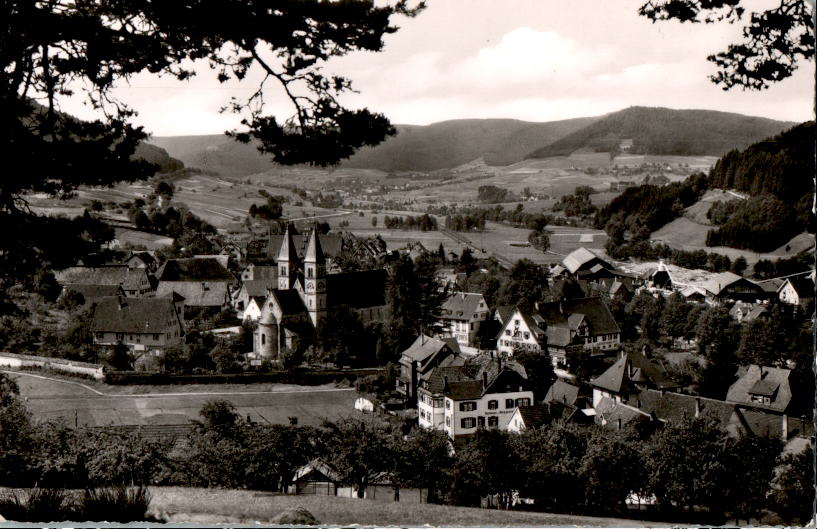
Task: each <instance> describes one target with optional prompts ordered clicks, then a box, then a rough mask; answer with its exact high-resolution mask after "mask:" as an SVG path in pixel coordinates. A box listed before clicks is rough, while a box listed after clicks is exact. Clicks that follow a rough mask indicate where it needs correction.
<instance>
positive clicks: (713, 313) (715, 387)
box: [695, 306, 738, 399]
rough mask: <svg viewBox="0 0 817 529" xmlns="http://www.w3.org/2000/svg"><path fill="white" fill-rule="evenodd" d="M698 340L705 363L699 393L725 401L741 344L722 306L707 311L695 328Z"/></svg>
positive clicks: (727, 313)
mask: <svg viewBox="0 0 817 529" xmlns="http://www.w3.org/2000/svg"><path fill="white" fill-rule="evenodd" d="M695 340H696V341H697V343H698V352H699V354H701V355H702V356H703V357H704V358H705V359H706V366H705V367H704V370H703V372H702V374H701V380H700V385H699V391H700V393H701V395H703V396H705V397H712V398H716V399H723V398H724V397H725V396H726V392H727V390H728V389H729V386H731V385H732V382H733V381H734V378H735V371H736V370H737V363H736V358H735V347H734V344H735V343H736V342H737V341H738V340H737V336H736V333H735V327H734V323H733V320H732V317H731V316H730V315H729V311H728V310H727V309H726V308H725V307H722V306H714V307H707V308H706V309H704V311H703V312H702V313H701V315H700V317H699V318H698V323H697V325H696V327H695Z"/></svg>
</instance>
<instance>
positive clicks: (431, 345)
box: [401, 335, 460, 364]
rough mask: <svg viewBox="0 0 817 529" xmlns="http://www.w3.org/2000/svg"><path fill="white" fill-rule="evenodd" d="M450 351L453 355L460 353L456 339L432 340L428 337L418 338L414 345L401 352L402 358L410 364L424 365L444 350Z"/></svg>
mask: <svg viewBox="0 0 817 529" xmlns="http://www.w3.org/2000/svg"><path fill="white" fill-rule="evenodd" d="M446 347H447V348H448V349H450V350H451V351H452V352H454V353H459V352H460V346H459V344H458V343H457V340H456V339H453V338H451V339H447V340H444V339H440V338H432V337H430V336H424V335H421V336H418V337H417V339H416V340H414V343H412V344H411V345H410V346H409V348H408V349H406V350H405V351H403V353H402V355H401V356H402V357H404V358H407V359H408V360H410V361H412V362H419V363H420V364H425V363H426V362H428V361H429V360H431V358H432V357H433V356H434V355H436V354H437V353H439V352H440V351H442V350H443V349H445V348H446Z"/></svg>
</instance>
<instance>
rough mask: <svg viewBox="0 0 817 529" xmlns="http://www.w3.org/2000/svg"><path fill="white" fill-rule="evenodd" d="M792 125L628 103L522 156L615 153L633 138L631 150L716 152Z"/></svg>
mask: <svg viewBox="0 0 817 529" xmlns="http://www.w3.org/2000/svg"><path fill="white" fill-rule="evenodd" d="M792 125H794V123H792V122H787V121H775V120H772V119H766V118H759V117H753V116H745V115H742V114H733V113H729V112H717V111H714V110H675V109H670V108H661V107H654V108H653V107H630V108H627V109H624V110H620V111H618V112H613V113H612V114H608V115H606V116H604V117H602V118H601V119H598V120H596V121H595V122H593V123H591V124H589V125H587V126H586V127H583V128H581V129H579V130H577V131H575V132H572V133H570V134H567V135H565V136H564V137H562V138H560V139H558V140H555V141H553V142H552V143H549V144H544V146H543V147H541V148H539V149H536V150H533V151H531V152H529V153H528V155H527V156H526V158H548V157H551V156H566V155H569V154H571V153H573V152H576V151H585V152H586V151H590V152H615V151H617V150H618V149H619V146H620V144H621V141H622V140H625V139H629V140H632V146H631V147H630V150H629V152H632V153H633V154H663V155H679V156H704V155H710V156H720V155H722V154H724V153H726V152H728V151H730V150H732V149H742V148H745V147H747V146H749V145H751V144H752V143H754V142H757V141H760V140H762V139H763V138H767V137H769V136H773V135H775V134H778V133H780V132H781V131H782V130H784V129H787V128H789V127H791V126H792Z"/></svg>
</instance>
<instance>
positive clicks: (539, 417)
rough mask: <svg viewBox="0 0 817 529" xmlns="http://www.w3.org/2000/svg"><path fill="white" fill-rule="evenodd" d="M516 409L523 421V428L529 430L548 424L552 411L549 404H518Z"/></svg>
mask: <svg viewBox="0 0 817 529" xmlns="http://www.w3.org/2000/svg"><path fill="white" fill-rule="evenodd" d="M517 410H518V411H519V415H520V416H521V417H522V421H524V423H525V428H529V429H531V430H535V429H536V428H539V427H540V426H544V425H545V424H548V423H549V422H550V419H551V413H552V411H553V410H551V408H550V406H520V407H519V408H517Z"/></svg>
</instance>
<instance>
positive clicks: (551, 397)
mask: <svg viewBox="0 0 817 529" xmlns="http://www.w3.org/2000/svg"><path fill="white" fill-rule="evenodd" d="M579 391H580V388H579V386H574V385H573V384H568V383H567V382H565V381H564V380H562V379H561V378H558V379H556V381H555V382H554V383H553V385H551V386H550V389H548V392H547V394H546V395H545V402H561V403H565V404H571V405H573V404H576V400H578V398H579Z"/></svg>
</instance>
